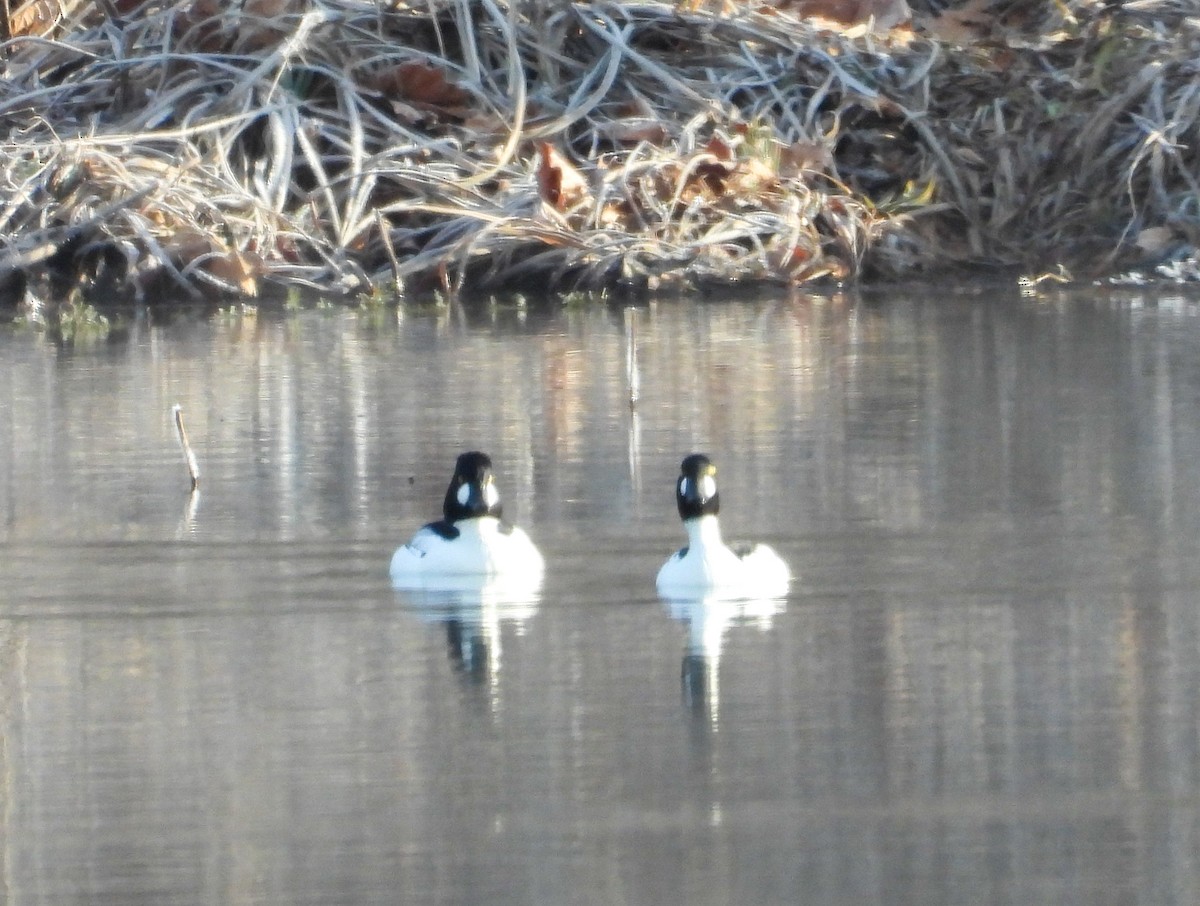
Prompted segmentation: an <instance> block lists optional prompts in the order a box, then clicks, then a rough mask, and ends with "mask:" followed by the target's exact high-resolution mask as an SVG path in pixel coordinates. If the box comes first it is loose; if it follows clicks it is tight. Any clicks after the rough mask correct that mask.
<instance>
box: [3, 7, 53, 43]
mask: <svg viewBox="0 0 1200 906" xmlns="http://www.w3.org/2000/svg"><path fill="white" fill-rule="evenodd" d="M15 7H16V8H15V9H13V11H12V13H11V14H10V16H9V20H8V27H9V31H10V32H11V33H12V36H13V37H14V38H18V37H23V36H29V35H34V36H37V37H43V36H45V35H48V34H50V32H51V31H53V30H54V27H55V26H56V25H58V23H59V22H61V21H62V18H63V7H62V3H61V2H60V0H31V2H29V3H22V4H17V5H15Z"/></svg>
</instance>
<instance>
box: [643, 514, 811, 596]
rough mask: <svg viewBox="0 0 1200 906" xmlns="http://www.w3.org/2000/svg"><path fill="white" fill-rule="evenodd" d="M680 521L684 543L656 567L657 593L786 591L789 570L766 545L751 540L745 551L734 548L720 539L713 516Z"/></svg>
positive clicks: (776, 593)
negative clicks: (684, 530) (657, 568)
mask: <svg viewBox="0 0 1200 906" xmlns="http://www.w3.org/2000/svg"><path fill="white" fill-rule="evenodd" d="M683 525H684V528H685V529H686V530H687V533H688V546H687V547H686V548H684V549H682V550H680V551H677V552H676V553H674V554H672V555H671V556H670V557H669V558H668V559H667V562H666V563H664V564H663V566H662V569H660V570H659V571H658V581H657V587H658V592H659V594H661V595H663V596H664V597H671V596H672V595H682V596H689V595H694V594H696V593H703V592H704V591H706V590H714V591H716V592H717V593H718V594H719V595H720V596H722V597H739V598H741V597H745V598H775V597H782V596H784V595H786V594H787V590H788V584H789V582H790V581H791V570H790V569H788V565H787V564H786V563H785V562H784V561H783V559H782V558H781V557H780V556H779V555H778V554H777V553H775V551H773V550H772V549H771V548H770V547H768V546H767V545H765V544H755V545H753V546H752V547H750V548H749V550H747V551H746V552H745V553H739V552H738V551H734V550H733V549H731V548H730V547H729V546H728V545H726V544H725V542H724V540H722V538H721V526H720V523H719V522H718V521H717V517H716V516H698V517H696V518H693V519H686V520H684V523H683Z"/></svg>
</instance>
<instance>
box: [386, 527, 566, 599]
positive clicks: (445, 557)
mask: <svg viewBox="0 0 1200 906" xmlns="http://www.w3.org/2000/svg"><path fill="white" fill-rule="evenodd" d="M454 528H455V529H457V531H458V535H457V537H455V538H446V537H443V536H442V535H441V534H439V533H438V532H435V531H434V530H432V529H431V528H429V527H425V528H422V529H421V530H420V531H418V532H417V533H416V534H415V535H414V536H413V539H412V540H411V541H409V542H408V544H405V545H404V546H403V547H400V548H398V549H397V550H396V552H395V553H394V554H393V555H392V563H391V568H390V573H391V577H392V581H393V583H398V584H399V583H402V584H412V585H415V586H421V585H424V584H427V583H428V581H429V580H434V579H438V578H445V577H453V576H520V577H523V578H528V579H530V580H531V581H532V580H538V579H540V578H541V575H542V572H543V570H544V569H545V562H544V561H543V559H542V555H541V553H540V552H539V551H538V549H537V547H535V546H534V544H533V542H532V541H531V540H530V538H529V535H527V534H526V533H525V532H524V531H523V530H522V529H520V528H517V527H516V526H507V525H503V524H502V523H501V522H500V520H499V519H496V518H495V517H494V516H480V517H477V518H474V519H460V520H458V521H457V522H455V523H454Z"/></svg>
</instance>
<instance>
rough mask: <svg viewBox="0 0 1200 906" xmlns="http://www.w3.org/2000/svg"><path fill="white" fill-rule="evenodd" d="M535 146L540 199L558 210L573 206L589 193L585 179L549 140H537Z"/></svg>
mask: <svg viewBox="0 0 1200 906" xmlns="http://www.w3.org/2000/svg"><path fill="white" fill-rule="evenodd" d="M537 148H538V169H537V182H538V194H539V195H540V196H541V199H542V201H544V202H546V203H547V204H548V205H550V206H551V207H553V208H555V209H556V210H559V211H565V210H567V209H568V208H573V207H575V205H577V204H578V203H579V202H580V201H582V200H583V199H584V198H586V197H587V196H588V194H589V192H588V181H587V179H586V178H584V175H583V174H582V173H580V172H579V170H578V169H577V168H576V167H575V165H574V164H572V163H571V162H570V161H569V160H567V158H566V157H564V156H563V154H562V153H561V152H560V151H559V150H558V149H557V148H555V147H554V146H553V145H551V144H550V143H549V142H538V146H537Z"/></svg>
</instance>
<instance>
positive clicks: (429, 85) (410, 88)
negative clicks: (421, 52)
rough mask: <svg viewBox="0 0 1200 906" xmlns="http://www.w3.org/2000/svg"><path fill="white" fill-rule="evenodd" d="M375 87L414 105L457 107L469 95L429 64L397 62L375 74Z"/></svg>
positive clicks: (438, 69)
mask: <svg viewBox="0 0 1200 906" xmlns="http://www.w3.org/2000/svg"><path fill="white" fill-rule="evenodd" d="M371 83H372V85H373V87H374V88H376V89H377V90H379V91H381V92H382V93H384V94H386V95H389V96H397V97H400V98H403V99H404V100H406V101H409V102H411V103H414V104H428V105H429V106H431V107H459V106H462V105H463V104H466V103H467V101H469V100H470V97H471V96H470V95H469V94H467V92H465V91H464V90H463V89H461V88H459V87H458V86H457V85H455V84H454V83H453V82H451V81H450V80H449V79H447V78H446V73H445V72H443V71H442V70H441V69H440V68H438V67H437V66H433V65H431V64H429V63H421V62H407V63H397V64H396V65H395V66H392V67H389V68H388V69H385V70H383V71H381V72H378V73H376V74H375V76H374V77H373V78H372V80H371Z"/></svg>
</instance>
